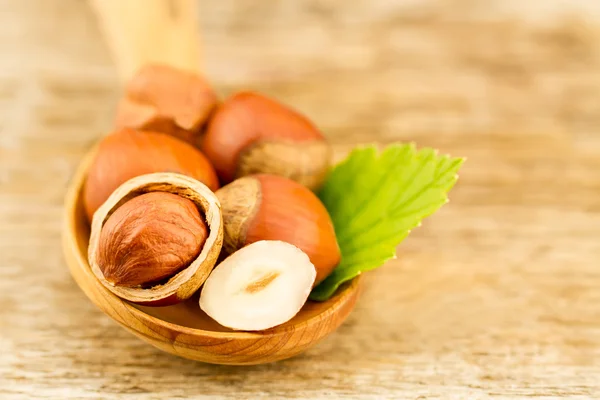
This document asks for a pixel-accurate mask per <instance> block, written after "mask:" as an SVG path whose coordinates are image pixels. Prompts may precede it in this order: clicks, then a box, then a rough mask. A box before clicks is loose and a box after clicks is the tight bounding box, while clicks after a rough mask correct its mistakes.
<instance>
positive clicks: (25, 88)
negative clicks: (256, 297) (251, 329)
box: [0, 0, 600, 399]
mask: <svg viewBox="0 0 600 400" xmlns="http://www.w3.org/2000/svg"><path fill="white" fill-rule="evenodd" d="M205 3H206V4H205V5H204V7H203V11H202V15H203V17H202V21H203V30H204V32H205V43H204V44H205V46H206V47H205V49H204V50H205V55H204V56H205V57H204V58H205V64H206V67H207V73H208V75H209V77H210V78H211V79H212V80H213V81H214V82H216V84H217V88H218V89H219V91H220V92H221V93H222V94H226V93H230V92H231V91H232V90H234V89H235V88H237V87H249V88H256V89H260V90H263V91H265V92H267V93H269V94H272V95H274V96H277V97H278V98H280V99H281V100H284V101H287V102H289V103H292V104H294V105H296V106H297V107H298V108H299V109H300V110H302V111H304V112H306V113H308V114H309V115H311V116H312V117H313V118H314V120H315V121H316V122H317V123H318V124H319V125H320V126H321V127H322V128H323V129H324V131H325V132H326V133H327V134H328V135H329V137H330V138H331V140H332V142H333V143H334V144H335V146H336V154H337V156H338V157H342V156H343V155H344V154H345V153H346V151H348V150H349V149H350V148H351V147H352V146H354V145H356V144H358V143H363V142H371V141H378V142H379V143H387V142H391V141H395V140H403V141H405V140H414V141H416V142H417V143H418V144H420V145H430V146H435V147H438V148H440V149H441V150H442V151H444V152H450V153H452V154H455V155H461V156H467V157H468V162H467V164H466V165H465V168H464V170H463V172H462V174H461V179H460V181H459V183H458V185H457V187H456V189H455V190H454V191H453V192H452V194H451V198H452V201H451V202H450V204H448V205H447V206H445V207H444V209H443V210H442V211H441V212H440V213H438V214H436V215H435V216H434V217H432V218H431V219H429V220H428V221H427V222H426V223H425V224H424V226H423V227H422V228H421V229H419V230H417V231H415V232H414V233H413V234H412V235H411V237H410V238H409V239H408V240H407V241H406V242H404V243H403V244H402V246H401V247H400V248H399V259H398V260H397V261H394V262H391V263H389V264H388V265H386V266H385V267H383V268H381V269H379V270H377V271H374V272H373V273H370V274H368V276H367V277H366V278H367V279H366V282H365V283H366V286H365V292H364V295H363V297H362V298H361V299H360V300H359V304H358V307H357V309H356V311H355V312H354V313H353V314H352V316H351V317H350V319H349V321H348V322H347V323H346V324H345V325H343V326H342V328H341V329H340V330H339V331H338V332H337V333H336V334H334V335H333V336H331V337H330V338H328V339H327V340H326V341H325V342H323V343H322V344H321V345H319V346H317V347H316V348H314V349H312V350H310V351H309V352H308V353H306V354H305V355H303V356H300V357H298V358H295V359H292V360H289V361H285V362H281V363H277V364H273V365H265V366H257V367H245V368H234V367H219V366H210V365H204V364H199V363H195V362H191V361H186V360H182V359H178V358H174V357H172V356H169V355H166V354H163V353H161V352H160V351H158V350H155V349H154V348H152V347H150V346H147V345H145V344H143V343H142V342H140V341H139V340H138V339H136V338H135V337H133V336H131V335H129V334H128V333H127V332H126V331H124V330H123V329H121V328H120V327H118V326H117V325H116V324H115V323H113V322H112V321H111V320H110V319H109V318H107V317H106V316H104V315H103V314H102V313H101V312H99V311H98V310H97V309H96V308H94V307H93V306H92V305H91V303H90V302H89V301H87V299H86V298H85V296H84V295H83V294H82V293H81V292H80V290H79V289H78V288H77V287H76V285H75V283H74V282H73V281H72V279H71V278H70V276H69V274H68V272H67V268H66V266H65V264H64V261H63V257H62V255H61V251H60V238H59V236H60V226H61V225H60V221H61V212H62V199H63V195H64V190H65V187H66V185H67V183H68V180H69V179H70V177H71V175H72V173H73V171H74V168H75V167H76V165H77V163H78V162H79V160H80V158H81V157H82V156H83V154H84V153H85V151H86V150H87V149H88V148H89V146H90V145H91V144H92V143H93V142H94V141H95V140H96V139H97V138H98V137H99V136H100V135H102V134H103V133H104V132H106V130H107V129H108V128H109V126H110V119H111V115H112V110H113V108H114V104H115V101H116V98H117V95H118V87H117V76H116V73H115V71H114V69H113V67H112V65H111V62H110V59H109V56H108V51H107V49H106V47H105V46H104V44H103V43H102V41H101V38H100V35H99V31H98V28H97V26H96V25H95V21H94V18H93V14H92V13H91V11H90V9H89V8H88V7H87V5H86V4H85V2H82V1H80V0H53V1H44V0H38V1H35V0H21V1H10V0H0V22H1V23H0V51H1V54H2V57H0V304H1V305H2V306H1V307H0V331H1V335H0V398H2V399H29V398H53V399H54V398H61V399H67V398H98V399H100V398H131V399H153V398H156V399H164V398H187V397H196V398H200V397H202V396H206V397H207V398H208V397H210V398H215V399H234V398H236V399H239V398H267V397H273V398H325V397H326V396H329V397H327V398H348V399H350V398H352V399H355V398H360V399H381V398H394V399H416V398H421V399H463V398H465V399H466V398H469V399H488V398H490V399H509V398H511V399H513V398H530V397H531V396H537V397H536V398H542V399H551V398H560V397H565V398H572V399H589V398H598V397H600V289H599V288H600V128H599V127H600V34H599V32H600V25H599V24H600V10H599V8H600V6H596V5H595V4H596V2H592V1H584V0H580V1H571V2H569V1H558V0H553V1H542V0H538V1H529V2H522V1H520V2H516V1H510V2H503V1H501V0H495V1H483V0H482V1H466V0H465V1H458V0H454V1H434V0H430V1H426V2H415V1H404V2H395V1H390V0H379V1H376V2H373V1H367V0H361V1H355V2H344V3H343V4H342V3H341V2H340V3H339V4H338V5H334V3H329V2H319V1H316V0H315V1H305V2H295V1H284V2H276V3H275V2H260V3H259V2H255V1H250V0H244V1H233V0H227V1H219V2H205ZM523 3H527V5H526V6H523V7H522V8H519V7H520V5H522V4H523ZM517 10H521V11H517ZM515 15H516V16H515ZM523 19H527V20H530V21H531V22H530V23H524V22H522V21H523Z"/></svg>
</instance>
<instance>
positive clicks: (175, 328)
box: [62, 148, 360, 365]
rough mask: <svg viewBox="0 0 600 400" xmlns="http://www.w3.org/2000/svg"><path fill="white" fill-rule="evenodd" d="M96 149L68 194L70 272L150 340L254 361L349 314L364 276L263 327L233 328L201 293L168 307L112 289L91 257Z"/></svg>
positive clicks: (229, 360) (288, 348) (196, 353)
mask: <svg viewBox="0 0 600 400" xmlns="http://www.w3.org/2000/svg"><path fill="white" fill-rule="evenodd" d="M95 151H96V149H95V148H94V149H92V150H90V152H89V153H88V154H87V155H86V157H85V158H84V159H83V161H82V162H81V164H80V166H79V168H78V170H77V172H76V174H75V176H74V178H73V180H72V182H71V185H70V187H69V189H68V191H67V195H66V197H65V215H64V226H63V234H62V243H63V252H64V255H65V260H66V261H67V265H68V266H69V269H70V272H71V275H72V276H73V278H74V280H75V282H76V283H77V284H78V285H79V287H80V288H81V290H82V291H83V292H84V293H85V294H86V296H87V297H88V298H89V299H90V300H91V301H92V302H93V303H94V304H95V305H96V306H97V307H98V308H99V309H100V310H102V311H103V312H104V313H105V314H107V315H108V316H109V317H111V318H112V319H114V320H115V321H116V322H118V323H119V324H120V325H121V326H123V327H124V328H126V329H127V330H129V331H130V332H132V333H133V334H134V335H136V336H138V337H139V338H141V339H142V340H144V341H146V342H148V343H150V344H151V345H153V346H155V347H157V348H159V349H161V350H163V351H166V352H168V353H171V354H174V355H176V356H180V357H183V358H188V359H193V360H198V361H202V362H207V363H212V364H229V365H252V364H263V363H269V362H274V361H278V360H283V359H286V358H290V357H293V356H295V355H297V354H300V353H302V352H303V351H305V350H307V349H308V348H310V347H312V346H313V345H315V344H317V343H318V342H319V341H321V340H322V339H323V338H325V337H326V336H328V335H329V334H331V333H332V332H334V331H335V330H336V329H337V328H338V327H339V326H340V325H341V324H342V323H343V322H344V320H345V319H346V318H347V317H348V315H349V314H350V312H351V311H352V309H353V308H354V305H355V303H356V300H357V298H358V296H359V292H360V290H359V289H360V279H359V278H355V279H354V280H352V281H351V282H348V283H346V284H345V285H343V286H342V287H340V288H339V289H338V291H337V293H336V294H335V295H334V296H332V297H331V298H330V299H329V300H327V301H324V302H313V301H310V300H309V301H308V302H307V303H306V304H305V305H304V307H303V308H302V309H301V310H300V312H299V313H298V314H297V315H296V316H295V317H294V318H292V319H291V320H290V321H288V322H286V323H285V324H283V325H280V326H277V327H275V328H272V329H268V330H265V331H260V332H241V331H233V330H231V329H228V328H225V327H223V326H221V325H219V324H218V323H217V322H215V321H214V320H212V319H211V318H210V317H208V316H207V315H206V314H205V313H204V312H203V311H202V310H200V307H199V305H198V293H196V295H195V296H192V297H191V298H190V299H188V300H187V301H185V302H183V303H179V304H177V305H173V306H168V307H144V306H139V305H135V304H133V303H130V302H128V301H125V300H122V299H121V298H119V297H117V296H115V295H114V294H112V293H111V292H110V291H109V290H108V289H106V288H105V287H104V286H103V285H102V284H101V283H100V282H99V281H98V279H97V278H96V276H95V275H94V273H93V272H92V270H91V268H90V265H89V263H88V260H87V248H88V243H89V237H90V226H89V223H88V221H87V218H86V216H85V212H84V209H83V201H82V199H83V197H82V188H83V184H84V182H85V178H86V175H87V171H88V168H89V166H90V163H91V160H92V158H93V156H94V154H95Z"/></svg>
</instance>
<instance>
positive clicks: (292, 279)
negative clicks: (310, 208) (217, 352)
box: [200, 240, 315, 331]
mask: <svg viewBox="0 0 600 400" xmlns="http://www.w3.org/2000/svg"><path fill="white" fill-rule="evenodd" d="M314 281H315V267H314V266H313V265H312V264H311V262H310V260H309V259H308V256H307V255H306V254H305V253H304V252H302V251H301V250H300V249H298V248H297V247H296V246H293V245H291V244H289V243H285V242H281V241H270V240H263V241H259V242H256V243H253V244H250V245H248V246H246V247H244V248H243V249H241V250H238V251H236V252H235V253H233V254H232V255H231V256H229V257H228V258H227V259H225V261H223V262H222V263H220V264H219V265H218V266H217V267H216V268H215V269H214V270H213V272H212V273H211V274H210V276H209V277H208V279H207V280H206V282H205V283H204V286H203V287H202V291H201V293H200V308H201V309H202V310H203V311H204V312H205V313H206V314H208V316H209V317H211V318H212V319H214V320H215V321H217V322H218V323H219V324H221V325H223V326H226V327H228V328H231V329H235V330H245V331H259V330H264V329H269V328H272V327H274V326H277V325H281V324H283V323H284V322H287V321H289V320H290V319H292V318H293V317H294V316H295V315H296V314H297V313H298V311H300V309H301V308H302V306H303V305H304V303H306V300H307V299H308V295H309V294H310V291H311V289H312V286H313V283H314Z"/></svg>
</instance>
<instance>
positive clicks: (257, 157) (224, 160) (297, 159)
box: [201, 92, 331, 190]
mask: <svg viewBox="0 0 600 400" xmlns="http://www.w3.org/2000/svg"><path fill="white" fill-rule="evenodd" d="M201 149H202V151H203V152H204V154H206V156H207V157H208V158H209V160H210V161H211V163H212V164H213V165H214V167H215V169H216V171H217V174H218V175H219V178H220V179H221V181H222V182H223V183H224V184H225V183H228V182H231V181H233V180H234V179H236V178H239V177H243V176H246V175H252V174H260V173H265V174H273V175H280V176H284V177H287V178H290V179H292V180H294V181H296V182H299V183H300V184H302V185H304V186H306V187H308V188H310V189H312V190H315V189H318V188H319V187H320V186H321V185H322V183H323V181H324V179H325V177H326V175H327V173H328V171H329V168H330V163H331V148H330V145H329V144H328V142H327V141H326V140H325V138H324V136H323V134H322V133H321V132H320V131H319V130H318V129H317V127H316V126H315V125H314V124H313V123H312V122H311V121H310V120H309V119H308V118H306V117H305V116H303V115H302V114H300V113H298V112H297V111H295V110H292V109H291V108H289V107H287V106H285V105H283V104H281V103H279V102H277V101H275V100H273V99H270V98H268V97H265V96H263V95H260V94H257V93H253V92H241V93H237V94H235V95H233V96H232V97H230V98H228V99H227V100H225V101H224V102H223V104H221V105H220V106H219V107H218V108H217V110H216V111H215V113H214V115H213V116H212V117H211V119H210V121H209V123H208V127H207V129H206V133H205V135H204V137H203V139H202V145H201Z"/></svg>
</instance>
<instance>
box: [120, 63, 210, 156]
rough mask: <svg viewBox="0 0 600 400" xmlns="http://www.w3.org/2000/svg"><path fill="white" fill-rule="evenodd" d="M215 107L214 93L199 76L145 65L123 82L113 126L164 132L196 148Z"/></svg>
mask: <svg viewBox="0 0 600 400" xmlns="http://www.w3.org/2000/svg"><path fill="white" fill-rule="evenodd" d="M216 104H217V96H216V94H215V93H214V91H213V90H212V88H211V87H210V85H209V83H208V82H207V81H206V80H205V79H204V78H203V77H201V76H200V75H197V74H194V73H192V72H189V71H184V70H182V69H178V68H174V67H172V66H168V65H161V64H149V65H145V66H143V67H142V68H141V69H140V70H139V71H137V73H136V74H135V75H134V76H133V77H132V78H131V80H130V81H129V82H128V83H127V86H126V87H125V97H124V98H123V99H122V100H121V101H120V103H119V105H118V107H117V115H116V118H115V126H116V128H117V129H120V128H135V129H141V130H150V131H154V132H162V133H167V134H169V135H172V136H175V137H177V138H179V139H182V140H185V141H187V142H188V143H190V144H192V145H196V144H197V142H198V138H199V135H200V133H201V130H202V128H203V127H204V125H205V123H206V121H207V120H208V118H209V116H210V114H211V112H212V111H213V109H214V108H215V106H216Z"/></svg>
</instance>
